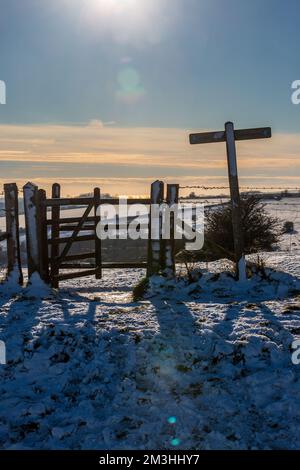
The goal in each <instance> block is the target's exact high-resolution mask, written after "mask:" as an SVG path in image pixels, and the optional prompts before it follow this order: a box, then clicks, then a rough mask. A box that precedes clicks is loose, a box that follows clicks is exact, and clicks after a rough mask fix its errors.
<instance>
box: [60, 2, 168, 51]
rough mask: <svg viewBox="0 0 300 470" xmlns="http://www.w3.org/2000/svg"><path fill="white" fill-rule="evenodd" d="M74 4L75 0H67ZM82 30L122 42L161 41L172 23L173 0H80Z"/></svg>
mask: <svg viewBox="0 0 300 470" xmlns="http://www.w3.org/2000/svg"><path fill="white" fill-rule="evenodd" d="M64 1H65V2H67V4H68V5H69V8H74V2H75V0H64ZM76 1H77V2H78V3H77V5H78V6H80V8H78V15H79V18H80V24H81V27H82V31H83V32H86V34H88V35H89V36H90V37H101V38H104V39H108V40H112V41H113V42H116V43H119V44H123V45H124V44H125V45H126V44H127V45H128V44H129V45H131V46H135V47H138V48H140V47H143V45H146V44H157V43H159V42H160V40H161V37H162V35H164V34H165V33H166V31H167V30H168V26H169V17H170V15H169V14H167V11H166V8H167V5H169V2H170V1H172V2H173V0H76Z"/></svg>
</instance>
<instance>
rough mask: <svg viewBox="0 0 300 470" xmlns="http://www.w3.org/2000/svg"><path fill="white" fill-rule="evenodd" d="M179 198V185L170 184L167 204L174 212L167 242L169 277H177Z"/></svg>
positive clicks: (166, 260) (172, 212) (166, 265)
mask: <svg viewBox="0 0 300 470" xmlns="http://www.w3.org/2000/svg"><path fill="white" fill-rule="evenodd" d="M178 198H179V185H178V184H168V186H167V204H168V206H169V207H170V209H171V210H172V207H173V211H171V213H170V234H168V235H169V237H168V239H166V240H165V268H166V271H167V275H169V276H174V275H175V229H176V227H175V217H174V209H175V206H176V205H177V204H178Z"/></svg>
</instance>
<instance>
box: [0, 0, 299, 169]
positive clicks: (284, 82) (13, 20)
mask: <svg viewBox="0 0 300 470" xmlns="http://www.w3.org/2000/svg"><path fill="white" fill-rule="evenodd" d="M299 14H300V3H299V1H297V0H287V1H285V2H282V1H279V0H263V1H262V0H252V1H251V2H250V1H247V2H246V0H51V1H50V0H49V1H48V0H43V1H41V0H0V31H1V32H0V57H1V62H0V79H1V80H4V81H5V82H6V86H7V104H6V105H5V106H0V124H1V125H18V126H23V125H27V126H29V125H36V124H38V125H44V126H47V125H49V124H56V125H57V124H60V125H63V126H72V125H74V124H76V125H77V126H83V125H87V124H88V123H91V122H92V123H96V122H98V123H99V124H100V125H99V128H100V127H102V126H104V127H109V126H112V127H114V128H115V130H116V133H117V130H118V129H119V128H129V135H130V137H129V139H130V141H131V142H132V140H134V138H135V137H134V135H135V134H134V130H135V129H137V128H147V129H151V128H155V129H160V128H177V129H185V130H187V131H188V130H192V129H198V128H199V129H220V128H222V127H223V125H224V122H225V121H227V120H233V121H234V122H235V123H236V126H237V127H246V126H255V127H256V126H265V125H270V126H272V128H273V131H274V132H275V133H278V134H298V132H299V129H300V106H295V105H292V103H291V83H292V82H293V81H294V80H296V79H300V66H299V51H298V48H299V43H300V28H299ZM103 132H104V131H103ZM16 133H17V131H16ZM102 137H103V136H102ZM44 138H45V136H44ZM103 138H104V137H103ZM160 138H161V134H160ZM18 141H20V139H19V140H18ZM299 142H300V141H299ZM0 144H1V148H2V151H3V152H4V151H5V149H6V147H5V146H4V142H3V141H2V142H1V141H0ZM145 145H146V144H145ZM249 145H250V144H249ZM251 145H252V144H251ZM297 145H298V142H297V143H296V142H295V141H293V146H294V147H293V148H295V146H296V147H297ZM284 148H285V147H283V150H284ZM7 149H8V151H10V152H12V151H13V150H14V148H13V145H12V142H10V146H9V148H8V147H7ZM24 149H25V150H28V145H27V146H26V145H25V146H24ZM218 149H220V147H218ZM297 149H298V147H297ZM18 151H20V146H18ZM40 151H42V149H40ZM57 151H58V152H59V151H61V150H60V149H57ZM91 151H92V153H93V152H94V151H95V149H91ZM139 151H140V152H142V153H143V154H144V153H145V152H147V148H146V147H145V148H144V149H143V148H141V149H140V150H139ZM157 151H159V149H157ZM186 151H190V150H188V147H186ZM198 151H199V155H201V152H203V150H202V149H201V150H200V149H199V148H198ZM299 151H300V148H299ZM97 152H100V153H101V149H99V148H97ZM129 153H130V148H128V152H127V154H129ZM93 154H94V153H93ZM1 158H2V160H3V159H6V161H11V157H10V159H7V157H6V156H5V155H4V156H3V154H2V157H1ZM49 158H50V157H49ZM17 161H18V160H17ZM28 161H29V160H28ZM8 166H9V165H8ZM12 167H13V165H11V168H12ZM2 169H3V171H5V172H7V171H8V170H7V165H6V167H5V170H4V166H3V167H2ZM91 172H92V170H91ZM93 172H94V170H93ZM281 172H282V171H281ZM154 173H155V172H153V175H154ZM64 174H65V170H64ZM76 174H77V173H76ZM125 174H126V175H127V176H128V172H127V171H125V173H124V175H125ZM155 174H156V173H155ZM172 174H173V173H172ZM7 175H9V176H7V177H13V176H14V172H13V171H12V172H11V173H9V174H8V173H7ZM122 175H123V174H121V173H120V176H122ZM299 175H300V168H299ZM16 176H17V175H16ZM42 176H43V175H42V174H41V177H42ZM71 176H72V175H70V177H71ZM113 176H115V170H114V171H113ZM151 176H152V174H151Z"/></svg>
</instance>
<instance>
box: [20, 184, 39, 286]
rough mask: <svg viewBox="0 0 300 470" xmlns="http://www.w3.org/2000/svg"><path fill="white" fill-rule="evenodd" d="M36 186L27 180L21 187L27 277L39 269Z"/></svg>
mask: <svg viewBox="0 0 300 470" xmlns="http://www.w3.org/2000/svg"><path fill="white" fill-rule="evenodd" d="M37 191H38V187H37V186H36V185H35V184H33V183H30V182H28V183H27V184H25V186H24V187H23V194H24V215H25V227H26V245H27V266H28V278H29V279H30V277H31V276H32V274H33V273H34V272H36V271H39V250H38V241H37V233H38V229H37V208H36V200H37V197H36V194H37Z"/></svg>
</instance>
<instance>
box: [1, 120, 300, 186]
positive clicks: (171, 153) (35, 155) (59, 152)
mask: <svg viewBox="0 0 300 470" xmlns="http://www.w3.org/2000/svg"><path fill="white" fill-rule="evenodd" d="M190 131H192V130H187V129H164V128H143V127H140V128H121V127H117V126H107V125H105V123H103V121H101V120H98V119H93V120H92V121H90V123H88V125H81V126H78V125H76V126H75V125H74V126H70V125H68V126H67V125H64V126H58V125H27V126H16V125H1V126H0V148H1V151H0V165H1V168H2V171H1V178H2V180H1V181H2V182H3V181H4V180H7V179H10V180H20V181H23V180H25V179H31V178H36V179H38V180H39V181H45V180H46V181H47V180H48V179H49V184H50V180H52V181H53V179H59V180H62V181H67V182H68V183H66V184H68V187H69V186H70V185H71V184H72V181H74V184H76V185H77V186H78V184H79V183H78V182H79V181H81V182H82V183H80V185H81V186H82V185H83V181H84V180H88V181H90V185H92V184H93V182H96V181H100V182H101V184H102V185H103V184H104V185H105V191H108V190H109V188H108V187H107V186H108V184H107V183H108V181H110V182H111V184H112V185H113V188H115V189H116V188H119V190H120V191H121V192H124V191H125V188H127V190H128V189H131V192H134V193H135V194H137V193H138V190H137V189H133V187H132V183H129V181H131V179H132V178H136V179H138V181H139V182H140V183H139V184H138V185H137V188H139V190H142V188H144V190H145V188H146V185H148V184H149V181H151V180H154V179H156V178H163V179H165V180H168V179H169V180H170V181H171V180H172V181H173V182H182V181H185V183H187V182H188V181H191V182H192V181H194V182H197V184H201V181H211V182H212V184H214V183H213V181H216V180H218V179H222V181H224V182H226V181H227V168H226V149H225V144H223V143H221V144H209V145H202V146H201V145H199V146H191V145H189V143H188V134H189V132H190ZM237 147H238V160H239V173H240V177H241V180H242V181H243V182H244V183H246V182H249V183H250V182H258V181H260V182H261V181H264V182H266V181H268V182H269V183H268V184H271V185H272V180H273V179H274V178H275V179H278V180H279V181H281V182H282V184H284V182H285V181H286V182H288V184H293V185H298V180H299V177H300V159H299V154H300V135H299V134H275V135H274V137H273V138H272V139H270V140H269V139H268V140H264V141H263V140H261V141H248V142H247V141H244V142H239V143H238V145H237ZM101 176H102V177H103V179H102V180H101ZM22 177H23V179H22ZM99 178H100V180H99ZM116 178H119V179H118V180H116ZM116 181H118V182H117V183H116ZM135 181H136V180H135ZM84 184H86V185H87V184H88V183H84ZM187 184H188V183H187ZM193 184H194V183H193ZM144 190H143V191H144ZM72 193H78V191H77V190H74V191H72Z"/></svg>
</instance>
